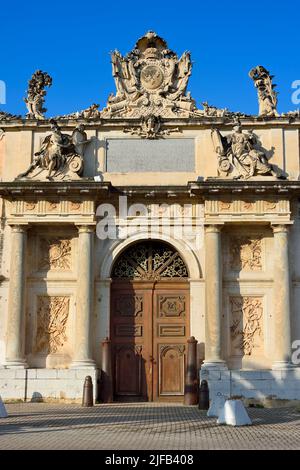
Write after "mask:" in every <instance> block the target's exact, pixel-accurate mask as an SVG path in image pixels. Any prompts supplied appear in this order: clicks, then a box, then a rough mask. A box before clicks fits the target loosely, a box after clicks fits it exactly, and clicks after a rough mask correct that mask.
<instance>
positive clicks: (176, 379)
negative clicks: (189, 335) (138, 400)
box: [159, 344, 184, 396]
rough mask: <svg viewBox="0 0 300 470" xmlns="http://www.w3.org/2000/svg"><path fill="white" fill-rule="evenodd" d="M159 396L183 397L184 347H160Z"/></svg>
mask: <svg viewBox="0 0 300 470" xmlns="http://www.w3.org/2000/svg"><path fill="white" fill-rule="evenodd" d="M159 363H160V373H159V395H160V396H163V395H183V393H184V347H181V346H178V345H175V346H174V345H171V344H170V345H160V353H159Z"/></svg>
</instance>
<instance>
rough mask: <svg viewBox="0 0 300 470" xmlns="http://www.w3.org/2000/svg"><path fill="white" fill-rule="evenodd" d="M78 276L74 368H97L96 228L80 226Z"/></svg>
mask: <svg viewBox="0 0 300 470" xmlns="http://www.w3.org/2000/svg"><path fill="white" fill-rule="evenodd" d="M78 233H79V239H78V252H77V256H78V274H77V297H76V318H75V331H76V333H75V344H74V358H73V362H72V368H87V367H92V368H95V361H94V360H93V359H92V347H91V336H92V328H91V322H92V315H93V306H94V305H93V298H94V269H93V265H94V259H93V246H94V235H95V227H94V226H93V225H80V226H78Z"/></svg>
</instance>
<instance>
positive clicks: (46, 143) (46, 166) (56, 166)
mask: <svg viewBox="0 0 300 470" xmlns="http://www.w3.org/2000/svg"><path fill="white" fill-rule="evenodd" d="M50 122H51V134H49V135H47V136H46V137H45V138H44V140H43V142H42V145H41V148H40V150H39V151H38V152H36V153H35V154H34V159H33V162H32V163H31V164H30V166H29V168H28V169H27V170H26V171H25V172H24V173H22V174H20V175H19V176H18V177H17V179H35V180H45V179H48V180H73V179H79V177H80V175H81V173H82V170H83V158H82V156H81V155H79V154H78V153H77V152H76V148H81V149H82V148H83V145H84V144H85V143H87V141H86V139H85V140H81V139H84V138H85V133H84V132H83V126H82V125H81V128H80V129H77V128H76V130H75V131H74V132H73V136H70V135H68V134H62V132H61V130H60V127H59V126H58V125H57V122H56V121H54V119H51V121H50ZM78 133H80V134H81V139H80V138H78ZM75 135H76V138H75Z"/></svg>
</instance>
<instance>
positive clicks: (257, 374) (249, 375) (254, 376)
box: [240, 370, 263, 381]
mask: <svg viewBox="0 0 300 470" xmlns="http://www.w3.org/2000/svg"><path fill="white" fill-rule="evenodd" d="M240 377H241V379H244V380H249V381H252V380H260V379H262V378H263V377H262V372H261V371H257V370H241V371H240Z"/></svg>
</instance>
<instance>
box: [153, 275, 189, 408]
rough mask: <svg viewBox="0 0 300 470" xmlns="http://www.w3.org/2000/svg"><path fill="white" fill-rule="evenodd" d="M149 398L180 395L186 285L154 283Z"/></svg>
mask: <svg viewBox="0 0 300 470" xmlns="http://www.w3.org/2000/svg"><path fill="white" fill-rule="evenodd" d="M153 326H154V328H153V331H154V335H153V351H154V354H153V357H154V370H153V374H154V379H153V398H154V400H159V399H160V398H163V397H166V396H170V397H171V396H173V397H177V398H180V397H181V398H182V397H183V395H184V376H185V352H186V341H187V337H188V334H189V285H188V284H187V283H185V284H184V283H180V284H177V286H176V283H174V284H171V283H170V285H169V286H168V287H167V288H165V289H163V287H162V285H158V286H157V288H156V289H155V293H154V303H153Z"/></svg>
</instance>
